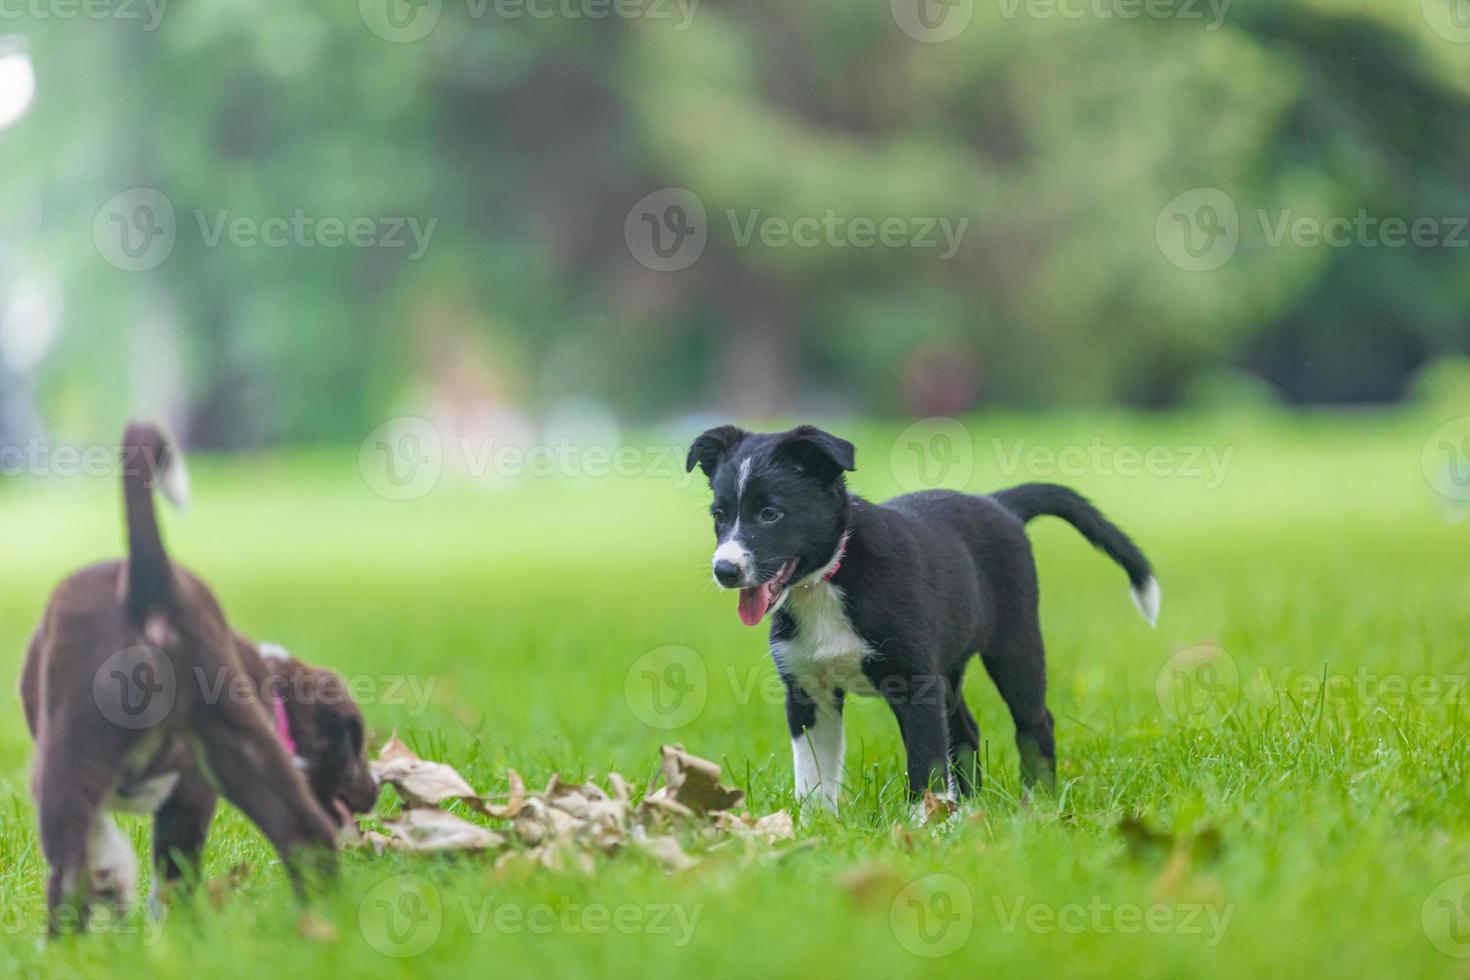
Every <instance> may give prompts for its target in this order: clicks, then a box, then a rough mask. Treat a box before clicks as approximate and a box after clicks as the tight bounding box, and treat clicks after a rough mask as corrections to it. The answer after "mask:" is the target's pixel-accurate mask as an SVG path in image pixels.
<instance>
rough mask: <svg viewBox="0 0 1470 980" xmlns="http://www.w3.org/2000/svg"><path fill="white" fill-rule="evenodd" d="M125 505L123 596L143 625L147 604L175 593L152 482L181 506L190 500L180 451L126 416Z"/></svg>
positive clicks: (150, 605)
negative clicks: (126, 577) (126, 559)
mask: <svg viewBox="0 0 1470 980" xmlns="http://www.w3.org/2000/svg"><path fill="white" fill-rule="evenodd" d="M122 463H123V505H124V507H125V509H126V511H127V523H128V582H127V591H126V593H125V594H124V598H123V602H124V604H125V605H126V607H127V612H128V616H129V617H130V618H131V619H132V620H133V621H134V622H135V623H137V624H138V626H140V627H141V626H143V624H144V622H145V620H146V619H147V618H148V613H149V611H150V610H151V609H153V608H155V607H157V606H159V605H163V604H166V603H167V602H168V601H169V599H170V598H171V597H172V595H173V589H174V577H173V569H172V567H171V566H170V565H169V561H168V555H167V554H166V553H165V552H164V550H163V538H162V537H161V536H160V535H159V533H158V517H157V515H156V514H155V513H154V510H153V488H154V487H158V488H159V489H161V490H162V491H163V494H164V496H165V497H167V498H168V500H169V502H170V503H171V504H173V505H174V506H175V507H177V508H178V509H179V510H183V509H184V508H185V507H187V506H188V503H189V474H188V472H187V471H186V470H185V469H184V457H183V454H181V453H180V452H179V451H178V450H177V449H175V448H174V445H173V443H172V442H171V441H170V440H169V438H168V436H167V435H165V434H164V432H163V430H162V429H160V428H159V427H158V426H156V425H153V424H152V423H149V422H130V423H129V424H128V427H127V430H126V431H125V432H124V433H123V443H122Z"/></svg>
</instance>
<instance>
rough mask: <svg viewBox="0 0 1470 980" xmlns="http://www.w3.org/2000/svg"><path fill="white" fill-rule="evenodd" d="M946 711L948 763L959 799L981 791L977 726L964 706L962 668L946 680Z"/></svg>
mask: <svg viewBox="0 0 1470 980" xmlns="http://www.w3.org/2000/svg"><path fill="white" fill-rule="evenodd" d="M945 683H946V684H947V685H948V690H947V691H946V692H945V694H946V697H947V699H948V711H949V764H950V767H951V769H952V770H953V771H954V778H955V788H956V789H957V790H959V794H960V795H961V796H972V795H973V794H974V793H975V792H976V791H977V790H979V789H980V725H979V724H978V723H977V722H976V721H975V716H974V715H972V714H970V708H969V706H968V705H967V704H965V689H964V685H965V668H964V666H963V665H961V666H960V667H958V668H956V669H955V670H954V671H952V672H951V673H950V674H949V676H948V677H947V678H946V679H945Z"/></svg>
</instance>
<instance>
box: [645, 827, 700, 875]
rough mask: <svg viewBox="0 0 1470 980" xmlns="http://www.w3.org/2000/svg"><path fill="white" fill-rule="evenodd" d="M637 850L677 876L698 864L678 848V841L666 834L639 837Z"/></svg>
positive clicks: (682, 849)
mask: <svg viewBox="0 0 1470 980" xmlns="http://www.w3.org/2000/svg"><path fill="white" fill-rule="evenodd" d="M637 844H638V848H639V850H642V851H644V852H646V853H648V854H650V855H652V856H653V857H654V858H656V859H657V860H658V863H659V864H662V865H663V866H664V870H665V871H668V872H671V873H674V874H677V873H678V872H680V871H686V870H688V869H689V868H692V867H694V866H695V865H696V864H698V863H699V862H698V861H696V860H695V859H694V858H692V857H690V856H689V855H688V854H685V853H684V848H683V847H681V846H679V841H678V840H677V839H675V838H674V837H672V836H670V835H668V834H660V835H658V836H656V837H640V838H638V841H637Z"/></svg>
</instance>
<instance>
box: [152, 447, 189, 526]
mask: <svg viewBox="0 0 1470 980" xmlns="http://www.w3.org/2000/svg"><path fill="white" fill-rule="evenodd" d="M159 489H161V490H162V491H163V495H164V496H165V497H167V498H168V502H169V503H171V504H173V505H174V508H175V509H177V510H178V511H179V512H180V513H182V512H183V511H186V510H188V509H189V470H188V467H186V466H185V465H184V454H183V453H181V452H179V450H178V449H177V448H175V449H174V450H173V451H172V452H170V453H169V454H168V466H167V467H166V468H165V469H164V471H163V479H162V480H160V481H159Z"/></svg>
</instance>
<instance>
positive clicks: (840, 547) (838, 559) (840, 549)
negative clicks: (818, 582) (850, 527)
mask: <svg viewBox="0 0 1470 980" xmlns="http://www.w3.org/2000/svg"><path fill="white" fill-rule="evenodd" d="M851 536H852V532H851V531H846V532H844V533H843V535H842V540H841V541H839V542H837V554H836V555H834V556H833V558H832V567H831V568H829V569H827V574H826V575H823V576H822V581H823V582H830V581H832V576H834V575H836V574H837V569H839V568H841V567H842V556H843V555H845V554H847V539H848V538H849V537H851Z"/></svg>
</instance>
